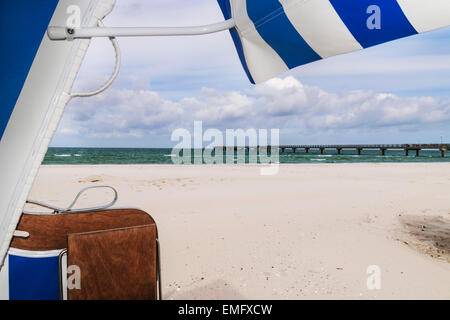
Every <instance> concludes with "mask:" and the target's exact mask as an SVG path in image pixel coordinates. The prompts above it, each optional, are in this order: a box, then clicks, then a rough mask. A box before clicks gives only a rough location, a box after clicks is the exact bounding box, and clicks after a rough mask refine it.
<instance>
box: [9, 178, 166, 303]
mask: <svg viewBox="0 0 450 320" xmlns="http://www.w3.org/2000/svg"><path fill="white" fill-rule="evenodd" d="M99 187H106V186H99ZM89 188H92V187H89ZM108 188H111V187H108ZM111 189H113V188H111ZM85 190H86V189H83V190H82V191H80V193H79V194H78V195H77V197H76V198H75V200H74V202H73V203H72V204H71V206H69V207H68V208H64V209H61V208H56V207H53V206H50V205H47V204H44V203H41V202H37V201H29V203H33V204H35V205H40V206H43V207H46V208H51V209H52V210H54V212H53V213H37V212H24V213H23V214H22V217H21V219H20V221H19V224H18V226H17V231H16V232H15V234H14V235H15V236H14V238H13V241H12V243H11V246H10V250H9V253H8V258H7V260H8V261H6V263H7V267H8V276H9V279H8V280H9V281H8V282H9V298H10V299H19V300H23V299H27V300H28V299H34V300H35V299H37V300H41V299H69V300H86V299H92V300H99V299H108V300H116V299H117V300H122V299H139V300H155V299H161V272H160V253H159V239H158V230H157V226H156V223H155V220H154V219H153V218H152V217H151V216H150V215H149V214H148V213H146V212H144V211H142V210H139V209H135V208H112V207H111V206H112V205H113V204H114V203H115V201H116V200H117V192H116V191H115V190H114V189H113V190H114V193H115V198H114V200H113V201H112V202H111V203H110V204H108V205H106V206H101V207H96V208H87V209H72V207H73V205H74V204H75V202H76V200H77V199H78V198H79V196H80V195H81V193H82V192H83V191H85Z"/></svg>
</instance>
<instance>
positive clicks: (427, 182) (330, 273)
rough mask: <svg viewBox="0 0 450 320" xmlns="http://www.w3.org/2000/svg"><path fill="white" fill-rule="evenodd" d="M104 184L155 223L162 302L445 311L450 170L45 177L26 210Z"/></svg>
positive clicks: (396, 167)
mask: <svg viewBox="0 0 450 320" xmlns="http://www.w3.org/2000/svg"><path fill="white" fill-rule="evenodd" d="M104 184H106V185H111V186H114V187H115V188H116V189H117V190H118V191H119V200H118V203H117V206H132V207H138V208H141V209H143V210H145V211H147V212H149V213H150V214H151V215H152V216H153V217H154V218H155V220H156V221H157V223H158V228H159V232H160V240H161V245H162V248H161V249H162V276H163V295H164V299H355V298H356V299H400V298H405V299H419V298H420V299H422V298H423V299H450V285H449V284H450V201H449V199H450V163H403V164H393V163H385V164H377V163H368V164H357V163H351V164H328V165H327V164H316V165H308V164H293V165H281V166H280V170H279V173H278V174H277V175H274V176H261V175H260V174H259V167H258V166H252V165H228V166H227V165H198V166H194V165H186V166H177V165H101V166H100V165H99V166H94V165H85V166H82V165H46V166H42V167H41V169H40V171H39V174H38V177H37V179H36V181H35V183H34V186H33V189H32V191H31V194H30V196H29V198H30V199H34V200H40V201H45V202H49V203H52V204H55V205H58V206H66V205H68V204H69V203H70V202H71V201H72V199H73V197H74V196H75V194H76V193H77V192H78V191H79V190H80V189H81V188H83V187H86V186H91V185H104ZM110 196H111V194H110V192H109V191H107V190H99V191H92V193H90V195H89V196H83V197H82V198H81V200H80V204H79V207H83V206H91V205H97V204H100V203H106V202H108V201H109V199H110ZM371 265H376V266H378V267H379V268H380V271H381V273H380V275H381V277H380V279H381V282H380V284H381V288H380V289H374V290H369V289H368V287H367V285H366V281H367V278H368V277H369V274H367V268H368V266H371Z"/></svg>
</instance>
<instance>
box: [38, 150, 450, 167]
mask: <svg viewBox="0 0 450 320" xmlns="http://www.w3.org/2000/svg"><path fill="white" fill-rule="evenodd" d="M194 154H195V153H194V152H192V151H191V155H192V156H191V161H186V162H187V163H197V164H199V165H201V164H202V163H205V162H204V161H202V160H203V159H202V157H201V156H200V157H198V158H199V159H198V158H197V159H195V157H194ZM181 155H182V153H181ZM213 155H214V153H213ZM228 156H229V157H228V159H233V158H232V157H231V155H228ZM233 157H234V159H235V160H236V159H237V153H236V152H234V155H233ZM175 158H179V157H176V156H174V155H173V154H172V149H169V148H61V147H51V148H49V149H48V151H47V154H46V155H45V158H44V161H43V164H44V165H46V164H64V165H80V164H174V163H175V162H176V161H174V159H175ZM224 159H225V155H224ZM257 159H259V157H258V158H257ZM245 161H246V163H248V162H249V157H248V152H246V160H245ZM276 162H278V161H276ZM279 162H280V163H310V164H312V163H358V162H375V163H377V162H450V151H448V152H447V154H446V156H445V157H444V158H443V157H441V154H440V151H438V150H422V151H420V155H419V157H416V152H415V151H410V155H409V156H405V152H404V151H402V150H387V151H386V155H384V156H383V155H381V151H379V150H363V151H362V152H361V155H358V154H357V152H356V150H351V149H349V150H342V152H341V154H340V155H339V154H337V151H336V150H333V149H329V150H325V152H324V154H320V152H319V150H310V151H309V153H306V152H305V151H304V150H302V149H297V150H296V152H295V153H294V152H293V151H292V150H290V149H288V150H285V152H283V153H282V152H281V150H280V153H279ZM226 163H230V161H228V162H226ZM231 163H232V162H231Z"/></svg>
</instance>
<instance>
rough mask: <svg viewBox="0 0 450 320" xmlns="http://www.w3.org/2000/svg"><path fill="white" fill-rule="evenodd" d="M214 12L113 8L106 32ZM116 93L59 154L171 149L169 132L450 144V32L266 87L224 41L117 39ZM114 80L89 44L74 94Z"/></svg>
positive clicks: (318, 65)
mask: <svg viewBox="0 0 450 320" xmlns="http://www.w3.org/2000/svg"><path fill="white" fill-rule="evenodd" d="M222 20H223V17H222V14H221V12H220V9H219V6H218V5H217V2H216V1H215V0H189V1H184V0H152V1H146V0H117V2H116V7H115V9H114V10H113V12H112V13H111V14H110V15H109V16H108V17H106V18H105V19H104V24H105V25H106V26H183V25H187V26H189V25H201V24H209V23H214V22H218V21H222ZM118 41H119V44H120V48H121V53H122V61H121V69H120V73H119V76H118V77H117V79H116V80H115V82H114V84H113V85H112V86H111V87H110V88H109V89H107V90H106V91H105V92H103V93H101V94H99V95H97V96H95V97H91V98H75V99H72V100H71V101H70V102H69V104H68V105H67V107H66V111H65V113H64V115H63V118H62V120H61V123H60V125H59V127H58V130H57V133H56V135H55V137H54V139H53V141H52V143H51V146H54V147H55V146H56V147H167V148H171V147H173V146H175V144H176V143H177V142H176V141H171V134H172V132H173V131H174V130H176V129H179V128H184V129H187V130H189V131H193V126H194V121H202V123H203V127H204V129H205V130H206V129H208V128H215V129H219V130H223V131H224V130H225V129H238V128H242V129H250V128H255V129H274V128H275V129H280V143H281V144H355V143H358V144H359V143H361V144H365V143H432V142H434V143H439V142H440V141H441V139H442V140H443V141H444V142H450V28H444V29H440V30H437V31H433V32H430V33H426V34H422V35H417V36H413V37H409V38H405V39H401V40H397V41H394V42H391V43H388V44H383V45H380V46H377V47H373V48H370V49H366V50H363V51H358V52H353V53H349V54H345V55H341V56H337V57H332V58H328V59H325V60H321V61H318V62H314V63H311V64H308V65H305V66H302V67H298V68H296V69H294V70H291V71H289V72H287V73H285V74H283V75H280V76H279V77H277V78H274V79H271V80H269V81H267V82H265V83H262V84H259V85H256V86H255V85H252V84H250V82H249V81H248V79H247V76H246V75H245V72H244V71H243V69H242V67H241V64H240V61H239V58H238V56H237V53H236V51H235V47H234V44H233V42H232V40H231V37H230V34H229V33H228V32H221V33H216V34H211V35H203V36H197V37H160V38H120V39H118ZM113 68H114V51H113V48H112V46H111V44H110V43H109V41H108V40H106V39H94V40H92V42H91V45H90V47H89V50H88V53H87V55H86V57H85V60H84V61H83V64H82V67H81V69H80V72H79V74H78V76H77V79H76V81H75V84H74V88H73V91H74V92H75V91H76V92H78V91H91V90H93V89H96V88H98V87H100V86H101V85H102V84H103V83H104V82H105V81H106V80H107V79H108V78H109V76H110V75H111V73H112V71H113ZM205 144H206V143H205Z"/></svg>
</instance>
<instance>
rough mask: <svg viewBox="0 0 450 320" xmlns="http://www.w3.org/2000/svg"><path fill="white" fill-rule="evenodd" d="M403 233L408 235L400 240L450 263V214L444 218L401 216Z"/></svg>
mask: <svg viewBox="0 0 450 320" xmlns="http://www.w3.org/2000/svg"><path fill="white" fill-rule="evenodd" d="M399 219H400V222H401V224H402V226H403V231H404V233H405V234H406V235H407V237H405V238H404V239H401V240H400V239H399V240H400V241H402V242H403V243H404V244H406V245H408V246H411V247H413V248H415V249H417V250H419V251H421V252H424V253H426V254H428V255H430V256H431V257H433V258H438V259H442V260H445V261H447V262H450V214H449V217H448V218H446V217H443V216H418V215H412V216H410V215H405V216H403V215H402V216H400V218H399Z"/></svg>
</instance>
